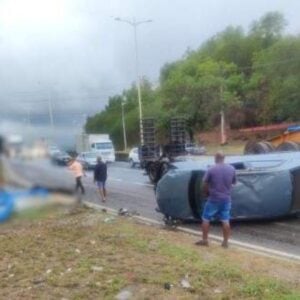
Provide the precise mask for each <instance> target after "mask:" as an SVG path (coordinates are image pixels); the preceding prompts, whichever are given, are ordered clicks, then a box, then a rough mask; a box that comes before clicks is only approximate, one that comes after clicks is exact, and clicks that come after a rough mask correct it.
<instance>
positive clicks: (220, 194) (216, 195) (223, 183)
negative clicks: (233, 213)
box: [203, 163, 236, 201]
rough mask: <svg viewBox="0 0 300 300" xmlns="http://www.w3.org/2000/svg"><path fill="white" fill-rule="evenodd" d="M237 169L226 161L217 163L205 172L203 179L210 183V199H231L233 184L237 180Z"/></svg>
mask: <svg viewBox="0 0 300 300" xmlns="http://www.w3.org/2000/svg"><path fill="white" fill-rule="evenodd" d="M235 176H236V175H235V169H234V167H233V166H231V165H227V164H224V163H220V164H216V165H215V166H213V167H211V168H210V169H209V170H208V171H207V172H206V174H205V176H204V178H203V181H204V182H206V183H208V188H209V200H211V201H219V200H221V201H222V200H223V201H230V199H231V189H232V184H234V183H235V182H236V177H235Z"/></svg>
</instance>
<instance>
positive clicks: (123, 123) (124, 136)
mask: <svg viewBox="0 0 300 300" xmlns="http://www.w3.org/2000/svg"><path fill="white" fill-rule="evenodd" d="M125 99H126V98H125ZM125 99H124V100H125ZM124 105H125V101H123V99H122V102H121V108H122V125H123V139H124V151H126V150H127V135H126V126H125V115H124Z"/></svg>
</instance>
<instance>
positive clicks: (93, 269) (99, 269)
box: [91, 266, 103, 272]
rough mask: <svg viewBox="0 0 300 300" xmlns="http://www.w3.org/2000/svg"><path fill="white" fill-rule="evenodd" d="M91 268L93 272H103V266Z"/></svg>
mask: <svg viewBox="0 0 300 300" xmlns="http://www.w3.org/2000/svg"><path fill="white" fill-rule="evenodd" d="M91 270H92V271H93V272H102V271H103V267H97V266H92V267H91Z"/></svg>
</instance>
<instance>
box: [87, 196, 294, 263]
mask: <svg viewBox="0 0 300 300" xmlns="http://www.w3.org/2000/svg"><path fill="white" fill-rule="evenodd" d="M85 204H86V205H87V206H88V207H91V208H94V209H98V210H99V209H100V210H102V209H106V210H107V211H108V212H110V213H112V214H114V215H117V214H118V212H117V211H116V210H115V209H112V208H107V207H105V206H102V205H99V204H95V203H91V202H88V201H85ZM133 217H134V218H135V219H137V220H140V221H142V222H144V223H145V224H150V225H159V226H164V225H165V224H164V223H163V222H160V221H157V220H154V219H150V218H146V217H142V216H133ZM177 229H178V230H180V231H182V232H185V233H189V234H192V235H195V236H200V231H198V230H194V229H189V228H184V227H181V226H178V227H177ZM210 238H211V239H212V240H214V241H215V242H216V241H218V242H220V241H222V238H221V237H220V236H217V235H213V234H211V235H210ZM230 245H233V246H236V247H237V248H240V249H242V250H246V251H248V252H251V253H255V254H260V255H264V256H268V257H272V258H281V259H288V260H293V261H297V262H300V256H299V255H295V254H291V253H288V252H284V251H279V250H274V249H271V248H267V247H263V246H258V245H253V244H249V243H245V242H241V241H239V240H236V239H231V240H230Z"/></svg>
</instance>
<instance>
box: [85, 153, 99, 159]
mask: <svg viewBox="0 0 300 300" xmlns="http://www.w3.org/2000/svg"><path fill="white" fill-rule="evenodd" d="M85 157H86V158H96V157H97V153H93V152H90V153H87V154H85Z"/></svg>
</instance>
